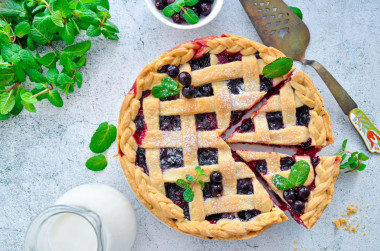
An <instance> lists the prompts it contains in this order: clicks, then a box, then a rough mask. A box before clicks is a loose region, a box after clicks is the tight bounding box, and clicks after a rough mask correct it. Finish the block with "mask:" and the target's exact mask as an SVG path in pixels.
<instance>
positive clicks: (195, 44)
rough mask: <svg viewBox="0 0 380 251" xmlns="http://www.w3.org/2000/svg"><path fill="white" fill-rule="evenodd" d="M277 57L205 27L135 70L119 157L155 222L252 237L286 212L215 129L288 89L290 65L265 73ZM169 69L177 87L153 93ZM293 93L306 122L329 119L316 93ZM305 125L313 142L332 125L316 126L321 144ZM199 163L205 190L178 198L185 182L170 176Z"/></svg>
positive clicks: (182, 175) (206, 233)
mask: <svg viewBox="0 0 380 251" xmlns="http://www.w3.org/2000/svg"><path fill="white" fill-rule="evenodd" d="M279 57H285V55H284V54H283V53H281V52H280V51H278V50H276V49H274V48H270V47H266V46H264V45H262V44H259V43H257V42H254V41H251V40H249V39H246V38H242V37H237V36H232V35H222V36H210V37H205V38H202V39H197V40H194V41H189V42H185V43H184V44H181V45H179V46H177V47H175V48H173V49H172V50H170V51H168V52H165V53H163V54H162V55H161V56H159V57H158V58H157V59H155V60H154V61H153V62H152V63H150V64H148V65H147V66H146V67H145V68H144V69H143V70H142V72H141V73H140V74H139V75H138V77H137V79H136V82H135V84H134V85H133V87H132V89H131V90H130V92H129V93H128V94H127V95H126V97H125V99H124V102H123V104H122V107H121V110H120V116H119V125H118V134H117V139H118V148H119V158H120V162H121V165H122V168H123V171H124V173H125V176H126V178H127V180H128V182H129V184H130V186H131V188H132V189H133V190H134V192H135V194H136V195H137V196H138V198H139V199H140V200H141V202H142V203H144V205H145V206H146V207H147V208H148V209H149V210H150V211H151V212H152V213H153V214H154V215H156V216H157V217H158V218H159V219H160V220H161V221H163V222H165V223H166V224H167V225H169V226H171V227H172V228H174V229H176V230H179V231H182V232H184V233H188V234H191V235H194V236H197V237H201V238H215V239H221V240H232V239H245V238H250V237H253V236H256V235H257V234H260V233H261V232H263V231H264V230H265V229H267V228H269V227H271V226H272V225H274V224H277V223H280V222H282V221H286V220H287V218H286V216H285V214H284V212H283V211H282V210H280V209H279V207H277V206H276V205H274V204H273V202H272V200H271V198H270V195H269V194H268V193H267V191H266V190H265V189H264V188H263V186H262V184H260V183H259V181H258V179H257V177H256V176H255V174H254V171H253V170H252V169H250V168H249V167H248V166H247V165H246V164H245V163H243V162H241V161H238V162H236V161H235V159H234V157H233V155H232V152H231V149H230V147H229V145H228V144H227V143H226V142H225V141H224V140H223V139H222V138H221V135H222V134H223V133H224V132H225V131H226V129H227V128H229V127H230V126H231V125H233V124H235V123H237V122H238V121H239V120H240V119H241V117H242V116H243V115H244V114H245V113H246V112H247V111H249V110H250V109H252V107H253V106H254V105H255V104H256V103H258V102H260V101H261V100H262V99H268V98H269V100H270V99H271V96H272V95H273V94H274V93H276V91H277V90H278V89H279V88H281V87H282V88H285V89H281V92H283V91H282V90H286V88H288V89H289V87H288V86H290V85H289V84H288V81H289V80H290V78H291V74H292V71H293V70H294V67H293V69H291V70H290V71H289V72H288V73H286V74H285V75H284V76H281V77H278V78H274V79H267V78H265V77H263V75H262V71H263V68H264V67H265V66H266V65H267V64H270V63H271V62H273V61H274V60H276V59H277V58H279ZM296 76H299V75H296ZM302 76H303V75H302ZM168 77H171V78H172V79H169V80H170V81H171V83H173V82H177V83H178V88H179V93H178V94H177V95H171V96H170V95H163V96H160V95H161V94H159V95H157V93H159V92H161V90H163V88H169V87H170V88H172V86H171V84H169V85H165V81H168ZM297 78H299V77H297ZM306 82H307V81H306ZM177 83H174V85H176V84H177ZM302 83H303V82H302ZM308 83H309V82H308ZM310 83H311V82H310ZM292 84H293V82H292ZM309 85H310V86H312V87H313V85H312V83H311V84H309ZM157 86H159V87H157ZM168 86H169V87H168ZM283 86H285V87H283ZM294 86H295V87H291V88H294V89H296V90H298V89H297V85H296V84H294ZM176 88H177V87H176ZM178 88H177V89H176V90H178ZM300 88H301V87H300ZM156 90H159V91H158V92H156ZM171 91H173V90H169V89H166V90H165V91H163V92H162V93H163V94H165V93H171ZM287 93H289V95H291V93H292V92H290V91H288V92H287ZM153 94H154V95H153ZM172 94H175V92H174V91H173V93H172ZM164 96H165V97H164ZM277 96H279V95H277ZM284 97H285V93H284ZM317 97H319V94H318V96H317ZM314 98H315V99H313V100H314V101H315V100H316V97H314ZM319 98H320V97H319ZM293 99H294V98H293ZM300 100H302V102H303V103H304V104H307V105H308V106H309V107H310V108H311V109H310V116H311V117H312V118H313V119H312V120H311V121H312V122H311V123H314V124H317V123H316V122H313V121H319V122H320V120H321V119H322V120H323V121H325V120H326V122H325V123H326V126H327V125H328V126H329V121H328V116H327V113H326V115H325V116H323V115H321V114H322V112H324V108H323V103H322V101H320V102H319V103H317V104H316V103H313V104H312V102H311V101H310V102H307V101H305V100H306V98H303V99H302V98H300ZM268 102H269V101H268ZM294 102H295V101H294ZM297 102H298V101H297ZM297 104H298V103H297ZM280 107H281V106H280ZM294 109H296V108H295V107H294ZM317 112H318V113H317ZM314 113H316V114H317V115H316V116H317V118H315V119H314V117H313V116H314ZM294 116H296V115H294ZM314 124H313V125H314ZM303 127H305V128H306V126H303ZM311 127H313V126H311V124H310V125H309V127H308V128H311ZM309 131H310V130H308V131H307V133H308V134H307V133H306V134H307V135H306V137H305V141H306V140H307V138H309V137H311V138H312V140H315V142H314V141H313V142H312V143H314V145H321V146H325V145H327V142H328V143H331V141H330V139H332V135H330V134H331V131H329V138H327V136H326V135H327V132H326V133H325V132H324V131H321V135H322V136H321V137H322V138H324V139H325V144H319V143H318V142H319V141H318V142H317V135H316V134H317V132H314V131H313V133H314V134H312V133H310V132H309ZM326 131H328V130H327V129H326ZM323 133H324V135H323ZM309 135H310V136H309ZM235 142H236V141H235ZM241 142H245V141H243V140H241ZM268 143H270V142H268ZM301 143H302V142H301ZM281 144H283V145H286V144H288V143H287V142H286V141H284V142H282V143H281ZM198 166H199V167H200V168H201V169H203V170H204V172H205V174H206V175H207V177H204V176H202V177H200V179H201V181H202V182H203V183H205V184H204V189H203V190H202V185H201V183H202V182H195V183H192V184H191V189H192V190H190V192H191V191H193V195H194V197H193V198H192V199H190V198H189V197H187V196H186V198H187V200H185V191H186V190H185V189H184V188H183V187H184V184H182V186H178V185H177V183H176V182H177V180H178V179H186V177H187V176H188V175H192V176H193V177H196V175H197V173H196V168H197V167H198ZM184 182H185V181H184ZM189 182H190V181H189ZM187 191H189V190H187ZM187 194H189V193H187Z"/></svg>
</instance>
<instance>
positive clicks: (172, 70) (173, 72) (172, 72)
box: [167, 65, 179, 78]
mask: <svg viewBox="0 0 380 251" xmlns="http://www.w3.org/2000/svg"><path fill="white" fill-rule="evenodd" d="M167 73H168V75H169V77H172V78H175V77H177V76H178V74H179V68H178V66H175V65H169V66H168V72H167Z"/></svg>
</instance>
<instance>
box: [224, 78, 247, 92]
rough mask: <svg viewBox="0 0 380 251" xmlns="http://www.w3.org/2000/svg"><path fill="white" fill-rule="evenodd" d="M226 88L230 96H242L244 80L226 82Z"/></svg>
mask: <svg viewBox="0 0 380 251" xmlns="http://www.w3.org/2000/svg"><path fill="white" fill-rule="evenodd" d="M227 87H228V90H229V91H230V93H231V94H242V93H243V92H244V80H243V79H242V78H237V79H230V80H227Z"/></svg>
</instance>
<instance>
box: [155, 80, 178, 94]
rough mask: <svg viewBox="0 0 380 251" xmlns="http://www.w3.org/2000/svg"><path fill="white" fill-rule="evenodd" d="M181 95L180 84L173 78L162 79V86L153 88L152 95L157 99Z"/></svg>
mask: <svg viewBox="0 0 380 251" xmlns="http://www.w3.org/2000/svg"><path fill="white" fill-rule="evenodd" d="M178 93H179V84H178V83H177V82H176V81H175V80H174V79H172V78H169V77H165V78H163V79H161V85H156V86H154V87H153V88H152V95H153V97H156V98H166V97H170V96H173V95H177V94H178Z"/></svg>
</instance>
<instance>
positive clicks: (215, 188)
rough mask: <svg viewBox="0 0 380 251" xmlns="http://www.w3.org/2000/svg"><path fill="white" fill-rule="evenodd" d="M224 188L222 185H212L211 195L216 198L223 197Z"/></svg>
mask: <svg viewBox="0 0 380 251" xmlns="http://www.w3.org/2000/svg"><path fill="white" fill-rule="evenodd" d="M222 192H223V186H222V184H221V183H212V184H211V194H212V196H214V197H220V196H222Z"/></svg>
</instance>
